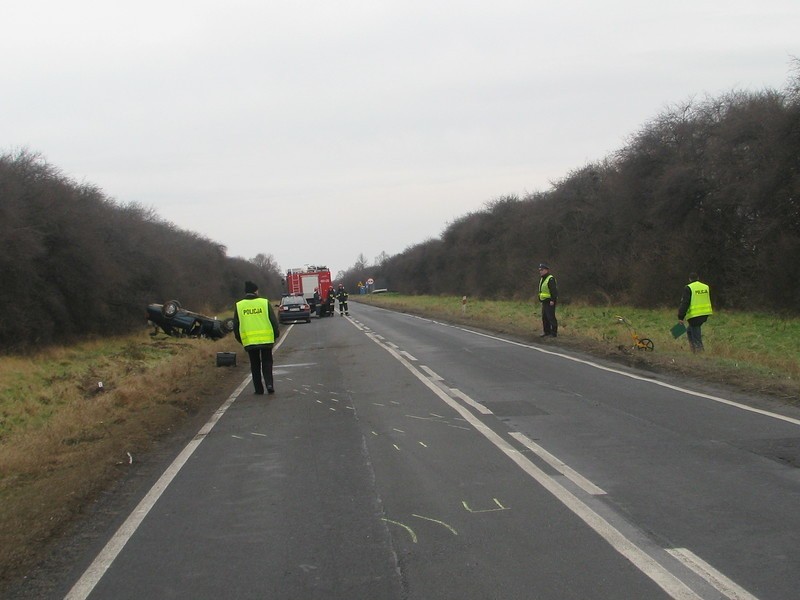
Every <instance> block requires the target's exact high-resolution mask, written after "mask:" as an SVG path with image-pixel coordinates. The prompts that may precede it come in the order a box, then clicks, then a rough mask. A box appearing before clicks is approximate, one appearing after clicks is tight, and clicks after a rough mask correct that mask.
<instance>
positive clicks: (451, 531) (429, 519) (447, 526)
mask: <svg viewBox="0 0 800 600" xmlns="http://www.w3.org/2000/svg"><path fill="white" fill-rule="evenodd" d="M411 516H412V517H417V518H418V519H424V520H425V521H431V522H432V523H438V524H439V525H441V526H442V527H444V528H446V529H449V530H450V533H452V534H453V535H458V532H457V531H456V530H455V529H454V528H453V527H451V526H450V525H448V524H447V523H445V522H444V521H440V520H439V519H431V518H430V517H423V516H422V515H415V514H412V515H411Z"/></svg>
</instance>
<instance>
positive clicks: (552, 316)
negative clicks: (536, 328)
mask: <svg viewBox="0 0 800 600" xmlns="http://www.w3.org/2000/svg"><path fill="white" fill-rule="evenodd" d="M557 301H558V286H557V285H556V278H555V277H553V275H552V274H551V273H550V266H549V265H548V264H547V263H540V264H539V302H541V303H542V330H543V333H542V335H540V336H539V337H547V336H551V337H558V320H557V319H556V302H557Z"/></svg>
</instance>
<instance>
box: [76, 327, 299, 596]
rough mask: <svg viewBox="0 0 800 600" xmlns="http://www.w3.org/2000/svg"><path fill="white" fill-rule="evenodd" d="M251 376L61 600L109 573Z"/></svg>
mask: <svg viewBox="0 0 800 600" xmlns="http://www.w3.org/2000/svg"><path fill="white" fill-rule="evenodd" d="M292 327H293V325H290V326H289V327H287V329H286V331H285V332H284V334H283V335H282V336H281V337H280V339H279V340H278V342H277V343H276V344H275V347H274V348H273V352H274V351H276V350H278V348H280V346H281V344H283V341H284V340H285V339H286V335H287V334H288V333H289V331H290V330H291V329H292ZM252 378H253V376H252V375H248V376H247V377H245V379H244V381H242V383H240V384H239V386H238V387H237V388H236V389H235V390H234V391H233V393H232V394H231V395H230V396H228V398H227V399H226V400H225V402H223V403H222V406H220V407H219V408H218V409H217V410H216V412H215V413H214V414H213V415H211V418H210V419H209V420H208V421H207V422H206V424H205V425H203V427H201V428H200V431H198V432H197V434H196V435H195V436H194V438H192V440H191V441H190V442H189V443H188V444H186V447H185V448H184V449H183V450H182V451H181V453H180V454H179V455H178V456H177V457H176V458H175V460H173V461H172V464H171V465H170V466H169V467H167V470H166V471H164V473H163V474H162V475H161V477H159V479H158V481H156V483H155V485H153V487H152V488H150V491H149V492H147V495H146V496H145V497H144V498H142V500H141V501H140V502H139V504H138V505H137V506H136V508H134V509H133V512H132V513H131V514H130V515H129V516H128V518H127V519H125V522H124V523H123V524H122V525H120V527H119V529H117V531H116V533H115V534H114V535H113V536H112V537H111V539H110V540H109V541H108V543H106V545H105V547H104V548H103V549H102V550H101V551H100V554H98V555H97V557H96V558H95V559H94V561H93V562H92V564H91V565H89V568H88V569H86V571H84V573H83V575H81V578H80V579H79V580H78V581H77V582H76V583H75V585H73V586H72V589H71V590H70V591H69V592H68V593H67V595H66V596H64V600H84V599H85V598H87V597H88V596H89V594H91V593H92V590H94V588H95V586H96V585H97V584H98V582H99V581H100V579H102V577H103V575H105V573H106V571H108V569H109V567H111V564H112V563H113V562H114V560H115V559H116V558H117V556H118V555H119V553H120V552H122V549H123V548H124V547H125V544H127V543H128V540H130V539H131V537H132V536H133V534H134V533H135V532H136V530H137V529H138V528H139V525H141V524H142V521H144V519H145V517H147V514H148V513H149V512H150V510H151V509H152V508H153V506H155V503H156V502H157V501H158V499H159V498H160V497H161V494H163V493H164V491H165V490H166V489H167V486H169V484H170V483H171V482H172V480H173V479H174V478H175V476H176V475H177V474H178V472H179V471H180V470H181V468H182V467H183V465H185V464H186V462H187V461H188V460H189V457H190V456H191V455H192V454H193V453H194V451H195V450H197V447H198V446H199V445H200V442H202V441H203V440H204V439H206V436H207V435H208V434H209V433H210V432H211V430H212V429H213V428H214V425H216V424H217V422H218V421H219V420H220V419H221V418H222V415H224V414H225V412H226V411H227V410H228V409H229V408H230V406H231V404H233V403H234V402H235V401H236V399H237V398H238V397H239V394H241V393H242V391H243V390H244V388H245V387H247V385H248V384H249V383H250V381H251V380H252Z"/></svg>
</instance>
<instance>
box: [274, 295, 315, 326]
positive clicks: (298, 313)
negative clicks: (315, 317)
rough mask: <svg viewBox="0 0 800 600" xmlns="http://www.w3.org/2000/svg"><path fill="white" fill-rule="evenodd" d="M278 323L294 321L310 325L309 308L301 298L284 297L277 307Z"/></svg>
mask: <svg viewBox="0 0 800 600" xmlns="http://www.w3.org/2000/svg"><path fill="white" fill-rule="evenodd" d="M278 321H279V322H280V323H291V322H294V321H305V322H306V323H311V306H310V305H309V303H308V302H306V299H305V298H303V296H284V297H283V298H281V303H280V304H279V305H278Z"/></svg>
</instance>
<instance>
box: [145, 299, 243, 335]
mask: <svg viewBox="0 0 800 600" xmlns="http://www.w3.org/2000/svg"><path fill="white" fill-rule="evenodd" d="M147 320H148V321H149V322H150V323H151V324H152V325H153V326H154V327H155V330H154V331H153V333H152V334H151V335H156V334H157V333H158V330H159V329H161V331H163V332H164V333H166V334H167V335H172V336H175V337H196V338H208V339H212V340H218V339H220V338H223V337H225V336H226V335H228V334H229V333H231V332H232V331H233V317H230V318H227V319H217V318H216V317H207V316H206V315H201V314H200V313H196V312H192V311H190V310H185V309H184V308H182V307H181V303H180V302H178V301H177V300H170V301H169V302H165V303H164V304H149V305H148V306H147Z"/></svg>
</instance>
